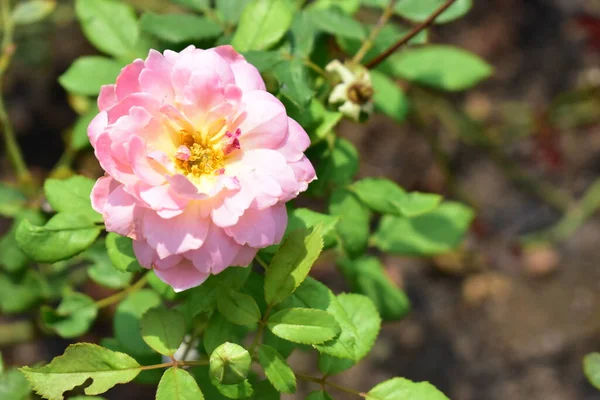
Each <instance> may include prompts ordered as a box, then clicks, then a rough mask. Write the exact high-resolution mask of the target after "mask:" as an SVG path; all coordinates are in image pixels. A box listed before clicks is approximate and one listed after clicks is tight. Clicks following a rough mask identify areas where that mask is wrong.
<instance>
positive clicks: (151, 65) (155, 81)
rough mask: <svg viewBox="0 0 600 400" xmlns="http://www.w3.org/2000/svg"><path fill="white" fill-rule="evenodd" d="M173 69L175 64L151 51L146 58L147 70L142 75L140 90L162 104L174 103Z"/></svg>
mask: <svg viewBox="0 0 600 400" xmlns="http://www.w3.org/2000/svg"><path fill="white" fill-rule="evenodd" d="M172 68H173V64H171V63H170V62H169V61H168V60H167V59H166V58H165V57H164V56H163V55H162V54H160V53H159V52H158V51H156V50H154V49H151V50H150V52H149V53H148V57H147V58H146V63H145V68H144V70H142V72H141V73H140V77H139V83H140V89H141V90H142V91H144V92H146V93H150V94H151V95H152V96H154V97H156V98H157V99H160V100H162V102H167V101H172V100H173V96H174V92H173V87H172V86H171V81H170V74H171V69H172Z"/></svg>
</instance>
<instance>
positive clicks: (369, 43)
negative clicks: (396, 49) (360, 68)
mask: <svg viewBox="0 0 600 400" xmlns="http://www.w3.org/2000/svg"><path fill="white" fill-rule="evenodd" d="M395 5H396V0H390V1H389V3H388V5H387V7H386V8H385V10H383V13H382V14H381V17H379V21H377V25H375V28H373V30H372V31H371V34H370V35H369V37H368V38H367V40H365V41H364V42H363V44H362V46H360V49H358V51H357V52H356V54H355V55H354V57H353V58H352V62H353V63H354V64H360V62H361V61H362V59H363V58H364V57H365V55H366V54H367V52H368V51H369V50H371V47H373V44H374V43H375V39H377V36H379V34H380V33H381V30H382V29H383V27H384V26H385V24H386V23H387V21H388V20H389V19H390V17H391V16H392V14H393V13H394V6H395Z"/></svg>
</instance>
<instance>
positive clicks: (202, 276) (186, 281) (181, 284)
mask: <svg viewBox="0 0 600 400" xmlns="http://www.w3.org/2000/svg"><path fill="white" fill-rule="evenodd" d="M154 273H155V274H156V276H158V277H159V278H160V279H161V280H162V281H164V282H165V283H167V284H169V285H171V286H172V287H173V289H174V290H175V291H176V292H181V291H183V290H187V289H190V288H193V287H195V286H198V285H200V284H201V283H202V282H204V281H205V280H206V279H207V278H208V277H209V276H210V274H206V273H204V272H200V271H198V270H197V269H196V268H195V267H194V265H193V264H192V262H191V261H189V260H186V259H184V260H182V261H181V262H180V263H179V264H177V265H176V266H174V267H171V268H169V269H159V268H154Z"/></svg>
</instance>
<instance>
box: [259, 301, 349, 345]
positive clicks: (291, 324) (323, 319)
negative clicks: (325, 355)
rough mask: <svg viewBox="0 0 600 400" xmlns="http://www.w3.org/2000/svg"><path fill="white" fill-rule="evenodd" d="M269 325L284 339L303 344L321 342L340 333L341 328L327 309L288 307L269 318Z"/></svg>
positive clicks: (272, 330)
mask: <svg viewBox="0 0 600 400" xmlns="http://www.w3.org/2000/svg"><path fill="white" fill-rule="evenodd" d="M267 326H268V327H269V329H270V330H271V332H273V333H274V334H275V335H277V336H279V337H280V338H282V339H286V340H289V341H291V342H295V343H302V344H319V343H324V342H326V341H328V340H331V339H333V338H334V337H336V336H337V335H339V333H340V331H341V329H340V325H339V324H338V323H337V321H336V320H335V318H333V316H332V315H331V314H329V313H327V312H326V311H321V310H313V309H308V308H287V309H284V310H281V311H279V312H277V313H275V314H273V315H271V317H270V318H269V321H268V322H267Z"/></svg>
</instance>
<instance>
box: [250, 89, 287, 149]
mask: <svg viewBox="0 0 600 400" xmlns="http://www.w3.org/2000/svg"><path fill="white" fill-rule="evenodd" d="M242 103H243V105H244V111H245V113H246V119H245V120H244V121H243V122H242V123H241V124H240V126H239V128H240V129H241V130H242V135H241V136H240V143H241V144H242V149H250V150H252V149H260V148H267V149H276V148H278V147H279V146H281V144H282V143H283V141H284V140H285V137H286V135H287V130H288V128H287V127H288V122H287V115H286V113H285V107H284V105H283V104H282V103H281V102H280V101H279V100H278V99H277V98H276V97H275V96H273V95H272V94H271V93H269V92H265V91H262V90H255V91H253V92H245V93H244V96H243V97H242Z"/></svg>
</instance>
